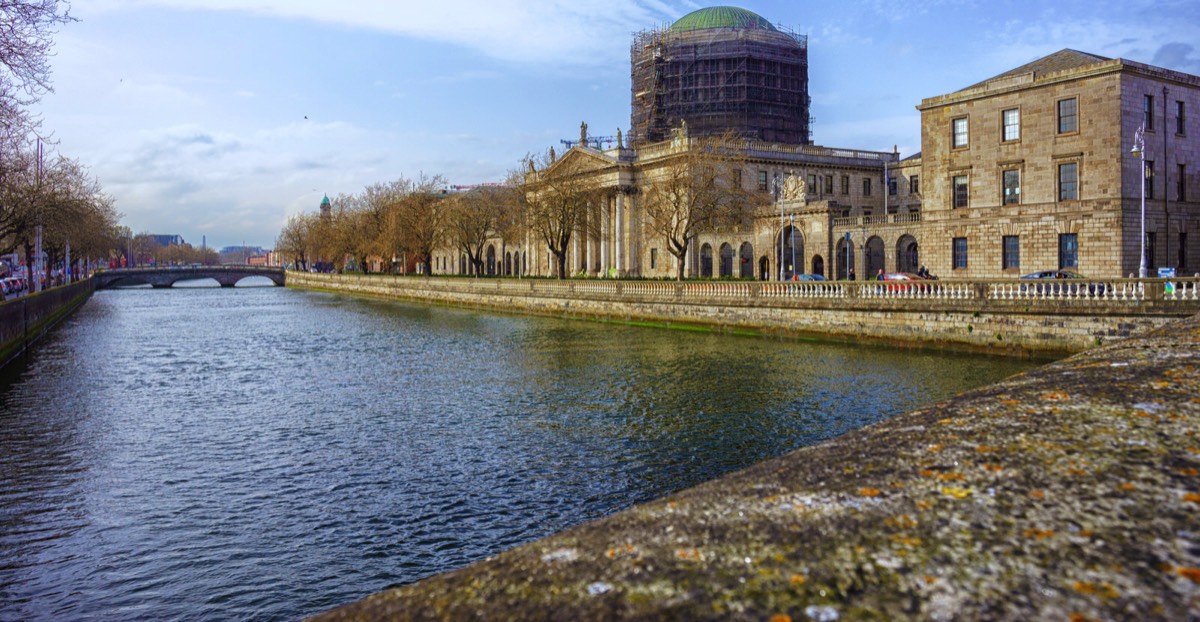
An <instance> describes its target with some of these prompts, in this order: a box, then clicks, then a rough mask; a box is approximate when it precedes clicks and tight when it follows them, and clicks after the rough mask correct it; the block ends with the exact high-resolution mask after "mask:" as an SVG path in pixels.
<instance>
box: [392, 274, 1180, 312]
mask: <svg viewBox="0 0 1200 622" xmlns="http://www.w3.org/2000/svg"><path fill="white" fill-rule="evenodd" d="M428 283H429V284H430V285H434V284H436V286H437V287H447V288H451V289H456V288H468V289H472V290H489V291H510V292H520V293H522V294H534V295H537V294H541V295H546V296H554V297H562V296H583V297H636V298H661V299H669V300H708V299H714V298H719V299H726V300H744V301H753V300H772V299H798V298H808V299H829V300H847V299H850V300H852V299H863V300H873V299H893V300H922V301H936V300H944V301H966V300H975V301H1054V302H1070V301H1085V302H1090V303H1096V304H1104V303H1108V302H1112V303H1128V302H1142V301H1161V302H1163V303H1167V304H1170V303H1179V304H1181V305H1184V306H1187V307H1188V308H1192V307H1196V306H1197V303H1198V302H1200V279H1196V278H1186V279H1064V280H1047V281H1032V280H1028V281H1027V280H1016V279H1004V280H978V281H976V280H971V281H967V280H944V281H943V280H934V281H795V282H778V281H754V282H750V281H703V282H694V281H693V282H683V283H679V282H674V281H625V280H611V281H609V280H594V281H584V280H567V281H551V280H544V279H523V280H521V279H472V280H464V279H459V278H452V279H444V278H436V277H435V278H433V279H430V280H428ZM411 284H412V286H416V287H420V286H421V281H420V280H417V281H413V282H412V283H411Z"/></svg>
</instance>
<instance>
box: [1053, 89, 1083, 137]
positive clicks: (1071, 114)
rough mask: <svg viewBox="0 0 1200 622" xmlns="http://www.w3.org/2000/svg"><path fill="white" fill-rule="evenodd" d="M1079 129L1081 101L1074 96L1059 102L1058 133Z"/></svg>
mask: <svg viewBox="0 0 1200 622" xmlns="http://www.w3.org/2000/svg"><path fill="white" fill-rule="evenodd" d="M1077 131H1079V102H1078V100H1076V99H1075V98H1074V97H1072V98H1071V99H1063V100H1059V102H1058V133H1059V134H1069V133H1071V132H1077Z"/></svg>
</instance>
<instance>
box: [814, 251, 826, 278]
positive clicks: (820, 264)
mask: <svg viewBox="0 0 1200 622" xmlns="http://www.w3.org/2000/svg"><path fill="white" fill-rule="evenodd" d="M812 273H813V274H819V275H821V276H825V260H824V259H823V258H822V257H821V256H820V255H813V263H812Z"/></svg>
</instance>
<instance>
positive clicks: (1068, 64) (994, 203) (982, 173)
mask: <svg viewBox="0 0 1200 622" xmlns="http://www.w3.org/2000/svg"><path fill="white" fill-rule="evenodd" d="M1164 90H1165V91H1166V93H1167V94H1168V95H1167V97H1166V98H1165V99H1166V100H1167V101H1166V102H1164V101H1163V99H1164V98H1163V92H1164ZM1146 96H1150V97H1152V98H1153V104H1152V112H1151V115H1150V116H1151V117H1152V118H1153V125H1152V126H1151V127H1148V129H1147V133H1146V141H1145V143H1146V144H1145V147H1146V154H1145V156H1146V160H1147V162H1148V163H1151V162H1156V163H1157V165H1156V166H1155V167H1154V168H1155V170H1154V176H1153V177H1151V178H1150V179H1148V182H1149V183H1150V185H1152V186H1154V188H1153V189H1152V190H1149V191H1148V193H1147V220H1146V230H1147V233H1148V234H1149V235H1148V240H1150V239H1153V240H1154V241H1155V242H1156V243H1153V244H1151V243H1149V242H1148V248H1147V253H1148V264H1149V265H1148V267H1149V268H1150V269H1151V270H1153V269H1154V268H1156V267H1158V266H1172V267H1176V268H1178V269H1179V270H1181V271H1187V272H1194V271H1195V270H1196V269H1197V268H1200V257H1198V256H1197V254H1196V253H1197V252H1200V241H1197V240H1196V236H1195V235H1194V234H1193V235H1192V236H1191V237H1190V238H1189V237H1188V236H1187V233H1188V232H1189V231H1194V230H1195V229H1196V226H1197V224H1198V223H1197V218H1198V217H1200V202H1198V201H1197V200H1196V196H1197V195H1196V189H1197V186H1196V183H1197V182H1200V177H1197V174H1196V165H1197V163H1198V160H1197V158H1196V156H1197V155H1198V154H1197V153H1196V151H1197V145H1200V140H1198V139H1197V135H1198V134H1200V124H1197V123H1196V122H1195V120H1194V119H1192V118H1188V116H1187V111H1188V110H1189V109H1190V110H1193V111H1194V110H1197V106H1200V78H1198V77H1196V76H1191V75H1187V74H1182V73H1178V72H1173V71H1167V70H1164V69H1158V68H1154V67H1150V66H1147V65H1143V64H1140V63H1134V62H1131V61H1127V60H1123V59H1103V58H1100V57H1095V56H1092V55H1088V54H1083V53H1080V52H1075V51H1072V50H1064V51H1062V52H1058V53H1057V54H1053V55H1051V56H1048V57H1046V58H1043V59H1040V60H1038V61H1035V62H1033V63H1030V64H1029V65H1026V66H1024V67H1022V68H1018V69H1016V70H1013V71H1011V72H1008V73H1006V74H1002V75H1001V76H997V77H996V78H993V79H991V80H988V81H986V82H983V83H981V84H978V85H975V86H973V87H970V88H968V89H965V90H962V91H958V92H956V93H951V94H949V95H943V96H941V97H934V98H930V99H926V100H924V101H922V103H921V105H920V106H919V107H918V108H919V109H920V110H921V142H922V155H923V158H922V159H923V167H922V168H923V171H922V177H923V178H924V179H925V180H926V184H925V188H924V190H925V193H924V199H925V200H924V202H923V211H924V223H923V227H922V230H921V231H920V238H921V239H922V241H923V242H924V245H923V248H922V250H923V253H922V254H923V258H924V261H926V262H927V263H928V264H929V265H930V267H931V268H932V269H933V270H934V271H935V272H940V273H942V274H944V275H953V276H961V277H996V276H1005V275H1012V276H1016V275H1019V274H1022V273H1027V272H1032V271H1035V270H1046V269H1053V268H1065V269H1073V270H1078V271H1080V272H1083V273H1085V274H1088V275H1089V276H1097V277H1113V276H1120V275H1129V274H1135V273H1137V271H1138V267H1139V255H1138V252H1139V245H1140V244H1139V229H1140V226H1141V219H1140V203H1141V188H1140V185H1139V176H1138V170H1139V168H1140V159H1139V158H1138V157H1137V156H1134V155H1132V154H1131V153H1130V148H1131V147H1132V145H1133V142H1134V140H1133V137H1134V134H1135V132H1136V130H1137V128H1138V127H1139V125H1141V123H1142V122H1143V105H1144V102H1145V97H1146ZM1177 101H1178V102H1182V106H1183V108H1182V110H1183V111H1184V119H1183V121H1182V124H1181V125H1180V124H1178V123H1177V121H1176V117H1177V110H1178V109H1177V104H1176V102H1177ZM1164 103H1165V104H1166V106H1167V109H1166V111H1165V114H1164V109H1163V107H1162V106H1163V104H1164ZM1072 116H1073V117H1074V119H1072V118H1071V117H1072ZM1164 117H1165V118H1164ZM1006 119H1008V124H1007V125H1006ZM956 122H957V123H959V124H965V129H966V134H965V136H962V135H960V137H959V142H960V144H958V145H956V144H955V124H956ZM1177 125H1178V127H1177ZM959 127H960V128H961V127H962V126H961V125H960V126H959ZM1179 129H1182V131H1181V132H1177V130H1179ZM1164 130H1165V131H1164ZM1006 131H1007V132H1008V135H1007V136H1006V134H1005V132H1006ZM1164 134H1165V135H1164ZM1164 138H1165V139H1167V143H1166V145H1165V146H1164V143H1163V142H1162V140H1163V139H1164ZM963 142H965V144H961V143H963ZM1164 153H1165V154H1167V155H1165V156H1164ZM1164 164H1165V165H1166V166H1165V168H1164V166H1163V165H1164ZM1181 171H1182V172H1183V179H1184V193H1183V196H1182V200H1180V196H1179V192H1178V190H1179V188H1178V183H1179V179H1180V172H1181ZM1072 173H1073V174H1072ZM1006 176H1009V179H1010V180H1012V181H1011V182H1010V184H1011V183H1012V182H1015V189H1016V192H1013V187H1012V186H1011V185H1010V188H1009V192H1008V194H1006V192H1005V180H1006ZM964 178H965V180H966V181H967V184H966V193H965V194H966V196H965V205H964V204H963V203H964V200H963V199H964V197H963V196H962V193H961V190H960V195H959V197H957V199H958V200H957V201H956V197H955V191H954V186H955V181H956V180H962V179H964ZM1069 178H1074V179H1075V180H1076V182H1077V185H1076V188H1075V192H1074V194H1072V193H1071V192H1070V187H1069V181H1068V180H1069ZM1188 182H1191V183H1188ZM1164 184H1165V189H1166V192H1164ZM1188 188H1191V190H1190V192H1189V191H1187V189H1188ZM1181 234H1182V235H1181ZM1006 236H1009V244H1010V246H1009V249H1008V250H1009V251H1010V252H1009V253H1008V254H1009V255H1010V257H1009V259H1008V261H1007V262H1006V261H1005V254H1006V252H1005V250H1006V249H1005V237H1006ZM956 238H957V239H960V240H961V239H965V240H966V249H967V252H966V256H965V265H963V263H964V261H963V259H964V258H963V257H962V256H961V252H960V257H959V261H958V262H957V264H956V262H955V257H954V240H955V239H956ZM1072 245H1074V248H1072ZM1014 246H1015V253H1014V252H1012V251H1013V248H1014ZM1181 247H1182V250H1180V249H1181ZM960 251H961V249H960ZM1151 252H1153V254H1152V255H1150V253H1151ZM1072 254H1073V255H1074V256H1073V257H1072ZM1013 255H1015V256H1013Z"/></svg>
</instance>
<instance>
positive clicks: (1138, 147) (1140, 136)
mask: <svg viewBox="0 0 1200 622" xmlns="http://www.w3.org/2000/svg"><path fill="white" fill-rule="evenodd" d="M1145 130H1146V125H1145V124H1144V123H1143V124H1142V125H1141V126H1140V127H1138V129H1137V132H1134V134H1133V149H1130V150H1129V153H1132V154H1133V155H1135V156H1138V157H1139V158H1140V159H1141V164H1142V169H1141V172H1140V174H1139V177H1141V179H1142V231H1141V251H1140V252H1139V254H1140V255H1141V262H1140V263H1139V264H1138V278H1139V279H1144V278H1146V140H1145Z"/></svg>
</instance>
